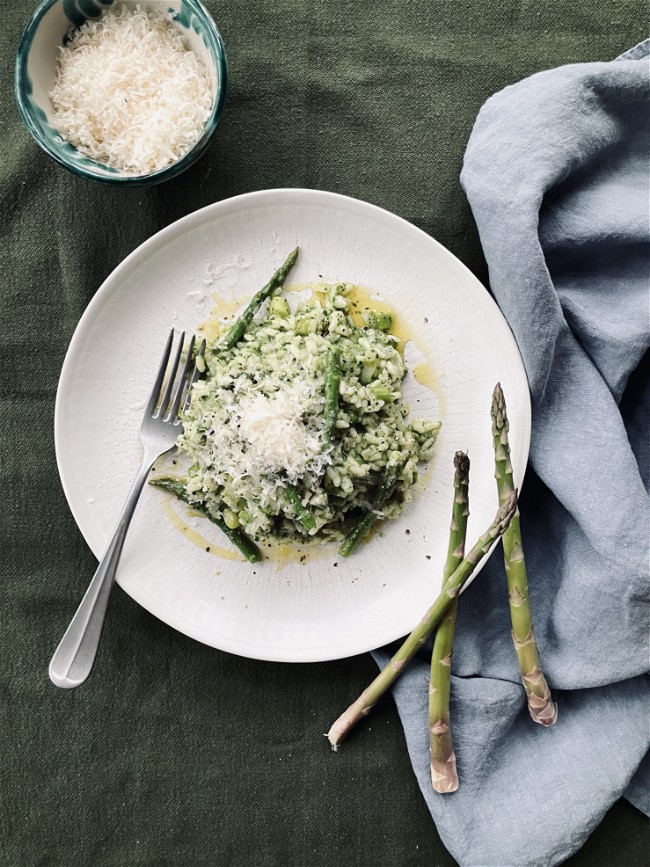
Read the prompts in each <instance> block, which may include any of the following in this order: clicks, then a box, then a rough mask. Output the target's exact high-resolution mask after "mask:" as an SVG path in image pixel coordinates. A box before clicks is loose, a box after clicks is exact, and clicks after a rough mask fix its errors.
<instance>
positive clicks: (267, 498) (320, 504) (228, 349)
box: [177, 284, 440, 553]
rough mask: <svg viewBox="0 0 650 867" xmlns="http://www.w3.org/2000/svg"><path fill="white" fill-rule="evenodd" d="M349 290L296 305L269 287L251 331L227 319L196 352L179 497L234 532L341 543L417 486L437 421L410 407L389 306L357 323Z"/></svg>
mask: <svg viewBox="0 0 650 867" xmlns="http://www.w3.org/2000/svg"><path fill="white" fill-rule="evenodd" d="M269 285H270V284H269ZM265 288H266V287H265ZM349 289H350V287H349V286H348V285H347V284H337V285H333V286H318V287H316V288H315V289H314V291H313V293H312V297H311V298H309V299H308V300H306V301H301V302H299V303H298V304H297V306H295V305H293V309H292V306H290V305H289V302H288V300H287V298H286V297H281V296H278V295H277V294H275V293H276V292H277V291H278V289H277V288H274V289H273V292H269V293H268V294H269V295H270V296H271V297H270V298H269V300H268V301H264V303H263V304H262V305H260V309H259V311H257V313H256V316H255V318H252V317H251V318H250V319H249V320H248V321H247V322H246V327H245V329H244V330H242V329H241V327H240V326H239V322H240V321H241V318H242V317H240V318H239V320H237V321H236V322H235V325H233V322H223V323H219V324H218V326H217V331H216V337H215V338H214V339H213V340H211V345H208V346H206V348H205V355H204V358H203V359H199V363H200V365H201V367H202V368H204V369H203V376H202V377H201V378H200V379H199V380H198V381H197V382H196V383H195V384H194V386H193V388H192V392H191V399H190V402H189V405H188V407H187V408H186V410H185V413H184V415H183V417H182V420H183V426H184V432H183V434H182V435H181V436H180V437H179V439H178V443H177V444H178V448H179V450H180V451H181V452H182V453H183V454H185V455H187V457H188V458H189V463H190V466H189V470H188V473H187V479H186V481H185V483H184V488H185V490H184V492H183V494H184V496H183V499H185V500H186V501H187V502H189V503H190V504H195V505H198V506H199V507H201V510H202V511H204V512H206V513H207V514H208V516H212V517H213V518H214V517H216V518H218V519H219V523H220V524H221V523H223V524H224V525H225V526H226V527H227V528H228V529H229V530H231V531H236V532H238V533H241V531H243V533H245V534H247V535H248V536H249V537H252V538H253V539H256V540H258V541H264V540H269V539H275V540H282V541H287V540H300V541H303V542H305V541H314V542H328V541H339V542H340V541H341V540H345V539H346V537H348V536H349V535H350V534H351V533H354V532H356V534H357V536H361V537H362V536H363V535H365V534H366V532H367V530H368V529H369V527H370V525H371V524H372V523H374V521H375V520H379V519H382V518H394V517H396V516H397V515H398V514H399V513H400V512H401V511H402V509H403V508H404V506H405V504H406V503H408V502H409V500H410V498H411V493H410V490H411V488H412V486H413V485H414V484H415V482H416V481H417V478H418V464H419V463H420V462H422V461H426V460H428V459H429V458H430V456H431V453H432V450H433V447H434V443H435V439H436V434H437V432H438V429H439V427H440V425H439V423H438V422H434V421H430V420H428V419H423V418H410V416H409V408H408V406H407V405H406V404H405V403H404V401H403V400H402V395H401V387H402V382H403V379H404V376H405V373H406V369H405V366H404V361H403V359H402V356H401V354H400V352H399V351H398V348H397V344H398V339H397V337H395V336H394V335H392V334H391V333H390V328H391V325H392V319H391V315H390V313H389V312H388V311H386V312H382V311H379V312H377V311H370V310H367V311H366V312H365V314H364V320H365V323H366V324H364V325H362V326H360V327H359V326H357V325H355V324H354V322H353V321H352V318H351V316H350V310H349V308H350V300H349V297H348V293H349ZM249 306H250V305H249ZM236 329H238V330H237V331H236ZM235 332H236V333H235ZM233 335H234V336H233ZM360 522H362V525H361V527H360ZM358 541H360V539H359V540H357V542H356V543H355V544H354V545H353V546H352V547H356V544H358ZM344 544H345V543H344ZM341 551H342V553H351V550H350V551H345V550H343V548H342V549H341Z"/></svg>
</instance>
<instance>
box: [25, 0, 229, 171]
mask: <svg viewBox="0 0 650 867" xmlns="http://www.w3.org/2000/svg"><path fill="white" fill-rule="evenodd" d="M121 2H123V3H124V5H125V6H131V7H135V6H139V7H140V8H141V9H143V10H145V11H146V10H160V9H161V6H162V7H163V8H164V9H165V10H167V11H169V12H170V13H171V14H172V15H173V23H174V26H176V27H177V28H178V29H180V30H181V31H182V33H183V35H184V37H185V39H186V42H187V44H188V45H189V47H190V48H191V49H192V50H193V51H195V52H196V53H197V54H198V55H199V57H201V58H202V60H203V61H204V63H205V65H206V68H207V70H208V74H209V75H210V78H211V82H212V92H213V104H212V110H211V112H210V116H209V117H208V119H207V121H206V123H205V125H204V127H203V131H202V133H201V135H200V136H199V138H198V139H197V141H196V142H195V143H194V145H193V146H192V147H191V149H190V150H189V151H188V152H187V153H185V154H184V155H183V156H182V157H180V158H179V159H178V160H176V161H175V162H173V163H170V164H169V165H168V166H165V167H164V168H162V169H158V170H157V171H154V172H149V173H148V174H136V173H132V172H131V173H129V172H125V171H121V170H120V169H116V168H112V167H110V166H106V165H103V164H101V163H99V162H96V161H95V160H93V159H91V158H90V157H88V156H85V155H84V154H82V153H80V152H79V151H78V150H77V149H76V148H75V147H74V146H73V145H72V144H70V143H69V142H67V141H65V140H64V139H63V137H62V136H61V134H60V133H59V132H58V131H57V129H56V128H55V127H54V124H53V108H52V103H51V101H50V97H49V95H48V94H49V93H50V91H51V90H52V88H53V86H54V82H55V78H56V65H57V60H58V49H59V47H60V46H61V45H63V44H64V41H65V39H66V37H67V35H68V33H69V32H70V30H71V28H73V27H79V26H81V25H82V24H83V23H84V21H87V20H88V19H95V18H99V17H100V15H101V14H102V12H103V11H104V10H105V9H107V8H108V7H109V6H111V5H112V3H113V0H44V2H42V3H41V4H40V6H39V7H38V8H37V10H36V11H35V12H34V14H33V16H32V18H31V20H30V22H29V24H28V25H27V27H26V28H25V32H24V33H23V36H22V39H21V41H20V45H19V48H18V55H17V57H16V83H15V85H16V101H17V103H18V109H19V111H20V115H21V117H22V120H23V122H24V124H25V126H26V127H27V129H28V130H29V132H30V133H31V134H32V136H33V137H34V139H35V140H36V142H37V143H38V144H39V145H40V146H41V147H42V148H43V150H44V151H45V152H46V153H47V154H49V155H50V156H51V157H52V158H53V159H55V160H56V161H57V162H58V163H60V164H61V165H62V166H64V167H65V168H66V169H69V170H70V171H71V172H74V173H75V174H76V175H81V177H83V178H89V179H90V180H93V181H100V182H102V183H107V184H121V185H122V186H145V185H149V184H158V183H160V182H161V181H165V180H167V179H169V178H171V177H174V176H175V175H178V174H180V172H182V171H184V170H185V169H187V168H188V167H189V166H191V165H192V163H193V162H195V161H196V160H197V159H198V158H199V157H200V156H201V154H202V153H203V152H204V151H205V149H206V147H207V146H208V144H209V142H210V139H211V138H212V135H213V134H214V131H215V130H216V128H217V125H218V123H219V119H220V117H221V113H222V110H223V104H224V101H225V98H226V88H227V82H228V64H227V60H226V51H225V48H224V44H223V40H222V38H221V34H220V33H219V31H218V30H217V27H216V25H215V23H214V21H213V20H212V18H211V16H210V14H209V12H208V11H207V9H206V8H205V6H204V5H203V3H201V2H200V0H153V2H152V0H149V2H147V0H136V2H125V0H121Z"/></svg>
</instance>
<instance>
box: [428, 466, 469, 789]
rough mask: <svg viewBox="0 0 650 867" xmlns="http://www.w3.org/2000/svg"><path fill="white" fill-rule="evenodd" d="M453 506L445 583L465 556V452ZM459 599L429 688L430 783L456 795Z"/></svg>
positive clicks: (440, 640) (446, 620) (448, 617)
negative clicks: (452, 695)
mask: <svg viewBox="0 0 650 867" xmlns="http://www.w3.org/2000/svg"><path fill="white" fill-rule="evenodd" d="M454 466H455V467H456V472H455V474H454V505H453V511H452V516H451V528H450V531H449V548H448V551H447V562H446V563H445V568H444V571H443V578H444V580H445V581H446V580H447V579H448V578H449V577H450V576H451V575H453V573H454V572H455V571H456V569H457V568H458V566H459V565H460V564H461V562H462V560H463V557H464V555H465V537H466V535H467V518H468V516H469V507H468V496H467V495H468V487H469V458H468V457H467V455H466V454H465V452H456V455H455V457H454ZM457 610H458V599H453V600H452V602H451V604H450V606H449V608H448V609H447V611H446V612H445V614H444V616H443V618H442V620H441V621H440V625H439V626H438V629H437V630H436V637H435V639H434V642H433V653H432V654H431V681H430V684H429V744H430V757H431V783H432V785H433V788H434V789H435V790H436V792H443V793H444V792H455V791H456V789H457V788H458V774H457V773H456V754H455V753H454V745H453V741H452V737H451V721H450V715H449V692H450V680H451V656H452V649H453V643H454V633H455V631H456V613H457Z"/></svg>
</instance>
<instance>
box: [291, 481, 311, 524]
mask: <svg viewBox="0 0 650 867" xmlns="http://www.w3.org/2000/svg"><path fill="white" fill-rule="evenodd" d="M284 494H285V496H286V498H287V500H289V502H290V503H291V505H292V506H293V508H294V511H295V513H296V516H297V518H298V520H299V521H300V523H301V524H302V525H303V527H304V528H305V530H313V529H314V527H315V526H316V521H315V520H314V516H313V515H312V514H311V512H310V511H309V509H307V508H305V506H303V504H302V500H301V498H300V494H299V493H298V491H297V490H296V489H295V488H294V487H293V486H292V485H287V486H286V487H285V489H284Z"/></svg>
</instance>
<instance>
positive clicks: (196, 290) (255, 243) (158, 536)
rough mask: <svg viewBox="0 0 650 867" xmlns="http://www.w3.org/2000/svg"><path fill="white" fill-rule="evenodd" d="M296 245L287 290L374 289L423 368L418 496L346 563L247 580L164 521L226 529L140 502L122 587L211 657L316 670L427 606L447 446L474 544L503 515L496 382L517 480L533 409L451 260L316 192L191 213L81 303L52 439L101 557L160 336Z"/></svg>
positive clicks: (443, 516)
mask: <svg viewBox="0 0 650 867" xmlns="http://www.w3.org/2000/svg"><path fill="white" fill-rule="evenodd" d="M297 244H299V245H300V248H301V253H300V257H299V260H298V264H297V265H296V267H295V269H294V271H293V272H292V274H291V281H292V282H296V283H299V282H311V281H316V280H319V279H321V278H322V279H323V280H325V281H328V282H330V281H331V282H335V281H348V282H354V283H359V284H362V285H364V286H366V287H368V288H369V289H371V290H372V291H374V292H376V293H378V294H379V295H381V297H382V298H383V299H385V300H386V301H387V302H388V303H390V304H391V305H392V306H393V307H394V308H395V309H396V310H397V311H399V314H400V317H401V318H402V320H403V321H404V322H406V324H407V325H408V327H409V329H410V331H411V333H412V335H413V337H414V339H415V343H416V345H417V346H418V348H419V350H420V351H422V352H423V353H424V355H425V356H426V358H427V359H428V360H429V361H430V363H431V365H432V366H433V369H434V371H435V382H434V390H433V391H431V390H429V389H423V388H421V387H420V388H418V387H417V386H416V385H415V384H414V383H413V382H412V381H411V384H410V386H409V389H410V399H411V400H412V401H415V400H419V401H420V403H419V404H415V403H414V404H413V408H414V409H417V414H418V415H423V416H428V417H432V416H433V417H436V416H438V415H439V416H440V418H441V420H442V430H441V433H440V437H439V440H438V444H437V448H436V456H435V458H434V459H433V461H432V462H431V466H430V467H429V469H428V471H427V472H426V473H424V476H423V478H422V480H421V483H420V490H419V492H418V493H417V494H416V496H415V497H414V500H413V502H412V503H411V504H409V506H408V507H407V509H406V510H405V512H404V513H403V515H402V517H401V518H400V519H399V520H397V521H394V522H388V523H387V524H386V526H385V527H384V530H383V533H382V535H377V536H375V537H374V538H373V539H372V541H371V542H370V543H368V544H366V545H365V546H364V547H363V548H362V549H361V550H360V551H359V552H358V553H357V554H355V555H354V556H353V557H350V558H349V559H347V560H346V559H343V558H342V557H340V556H337V555H336V553H335V551H334V552H331V553H330V555H329V556H327V557H324V558H322V559H315V560H313V561H308V562H307V563H305V564H301V563H299V562H298V563H296V562H289V563H286V564H285V565H282V566H278V565H277V564H273V563H271V562H268V561H266V562H263V563H261V564H258V565H255V566H251V565H250V564H248V563H243V562H235V561H231V560H226V559H221V558H220V557H218V556H215V555H214V552H211V553H206V552H205V550H204V548H203V546H202V545H201V544H200V543H199V544H197V542H196V540H194V541H193V540H192V539H190V538H188V535H187V534H185V533H183V532H181V531H180V530H179V529H178V528H177V526H176V525H175V523H174V521H173V520H172V518H170V515H169V509H171V508H173V509H175V512H176V514H177V515H180V516H181V517H183V519H184V520H185V521H186V523H187V524H188V525H189V526H190V527H191V528H194V529H195V530H196V531H198V533H200V535H201V536H202V537H204V538H205V539H206V540H207V544H210V545H213V546H214V545H216V546H225V545H226V544H227V543H226V542H225V541H224V539H223V537H220V533H219V530H218V529H217V528H216V527H213V526H212V525H210V524H209V523H208V522H207V521H205V520H202V519H200V518H192V517H188V516H187V512H186V511H185V510H184V506H183V505H182V504H181V503H178V504H171V503H169V502H168V501H167V500H166V497H165V495H164V494H162V493H161V492H160V491H158V490H155V489H152V488H149V487H148V488H145V491H144V492H143V495H142V499H141V501H140V504H139V506H138V509H137V510H136V515H135V518H134V521H133V524H132V526H131V530H130V532H129V535H128V537H127V541H126V545H125V548H124V552H123V555H122V560H121V564H120V568H119V570H118V576H117V578H118V581H119V583H120V584H121V586H122V587H123V588H124V590H125V591H126V592H127V593H129V595H130V596H132V597H133V599H135V600H136V601H137V602H139V603H140V604H141V605H142V606H144V608H146V609H147V610H148V611H150V612H151V613H152V614H154V615H155V616H157V617H159V618H160V619H161V620H163V621H165V622H166V623H168V624H169V625H170V626H173V627H174V628H175V629H178V630H180V631H181V632H183V633H185V634H186V635H189V636H191V637H192V638H196V639H198V640H199V641H202V642H204V643H206V644H208V645H211V646H213V647H218V648H220V649H222V650H226V651H230V652H232V653H237V654H241V655H243V656H249V657H253V658H257V659H268V660H276V661H288V662H311V661H317V660H326V659H337V658H341V657H345V656H351V655H353V654H357V653H361V652H363V651H366V650H369V649H372V648H374V647H378V646H380V645H382V644H385V643H386V642H388V641H391V640H393V639H396V638H398V637H400V636H402V635H404V634H405V633H407V632H409V631H410V630H411V629H412V628H413V626H414V625H415V623H416V622H417V621H418V619H419V618H420V616H421V615H422V614H423V612H424V611H425V610H426V608H427V607H428V606H429V605H430V603H431V602H432V601H433V599H434V598H435V596H436V595H437V593H438V591H439V588H440V584H441V578H440V576H441V571H442V567H443V564H444V560H445V551H446V545H447V534H448V527H449V520H450V514H451V494H452V478H453V466H452V460H453V455H454V452H455V451H456V450H457V449H466V450H468V451H469V454H470V458H471V461H472V470H471V485H470V508H471V516H470V521H469V530H468V541H469V540H470V539H471V540H473V539H475V537H476V536H477V535H478V534H479V533H481V532H482V531H483V530H484V529H485V528H486V527H487V525H488V524H489V523H490V520H491V519H492V517H493V515H494V513H495V511H496V507H497V499H496V492H495V483H494V477H493V456H492V440H491V421H490V398H491V394H492V389H493V387H494V384H495V383H496V382H497V381H498V380H500V381H501V383H502V385H503V387H504V391H505V394H506V398H507V400H508V406H509V411H510V420H511V438H512V443H513V466H514V472H515V478H516V480H517V482H518V483H519V484H520V483H521V480H522V478H523V474H524V470H525V466H526V460H527V457H528V447H529V440H530V402H529V395H528V384H527V381H526V376H525V373H524V369H523V366H522V363H521V359H520V356H519V352H518V350H517V346H516V344H515V341H514V339H513V337H512V334H511V332H510V330H509V328H508V326H507V324H506V322H505V320H504V319H503V317H502V315H501V313H500V312H499V310H498V308H497V306H496V305H495V303H494V302H493V301H492V299H491V298H490V296H489V294H488V292H487V291H486V290H485V288H484V287H483V286H482V285H481V284H480V283H479V282H478V281H477V280H476V278H475V277H474V276H473V275H472V274H471V273H470V272H469V271H468V270H467V269H466V268H465V267H464V266H463V265H462V264H461V263H460V262H459V261H458V260H457V259H456V258H455V257H454V256H453V255H452V254H451V253H449V252H448V251H447V250H446V249H444V247H442V246H441V245H440V244H438V243H437V242H436V241H434V240H433V239H432V238H430V237H429V236H428V235H426V234H424V232H422V231H420V230H419V229H417V228H415V227H414V226H412V225H410V224H409V223H407V222H405V221H404V220H402V219H400V218H399V217H397V216H395V215H393V214H390V213H388V212H387V211H384V210H381V209H380V208H377V207H374V206H373V205H369V204H367V203H364V202H360V201H357V200H355V199H350V198H346V197H344V196H339V195H336V194H333V193H326V192H319V191H315V190H298V189H296V190H291V189H287V190H267V191H263V192H258V193H250V194H247V195H243V196H237V197H236V198H233V199H229V200H227V201H223V202H219V203H217V204H214V205H210V206H208V207H206V208H203V209H202V210H200V211H197V212H196V213H193V214H190V215H189V216H187V217H185V218H183V219H182V220H179V221H178V222H176V223H173V224H172V225H171V226H169V227H167V228H166V229H164V230H163V231H161V232H159V233H158V234H157V235H154V236H153V237H152V238H150V239H149V240H148V241H146V242H145V243H144V244H142V245H141V246H140V247H138V249H137V250H135V251H134V252H133V253H132V254H131V255H130V256H128V257H127V258H126V259H125V260H124V262H122V263H121V264H120V265H119V266H118V267H117V268H116V269H115V271H114V272H113V273H112V274H111V275H110V277H109V278H108V279H107V280H106V281H105V282H104V284H103V285H102V286H101V287H100V289H99V290H98V292H97V294H96V295H95V297H94V298H93V300H92V302H91V303H90V304H89V306H88V309H87V310H86V312H85V313H84V315H83V317H82V319H81V321H80V322H79V325H78V327H77V330H76V331H75V334H74V337H73V339H72V342H71V344H70V348H69V350H68V354H67V356H66V359H65V363H64V365H63V370H62V374H61V380H60V384H59V390H58V394H57V402H56V417H55V439H56V453H57V461H58V465H59V471H60V474H61V480H62V483H63V487H64V490H65V493H66V496H67V498H68V502H69V504H70V508H71V509H72V513H73V515H74V517H75V520H76V521H77V524H78V525H79V527H80V529H81V532H82V533H83V535H84V537H85V539H86V541H87V542H88V544H89V546H90V547H91V549H92V550H93V552H94V553H95V555H96V556H97V557H100V556H101V554H102V553H103V551H104V549H105V547H106V544H107V542H108V539H109V538H110V535H111V532H112V530H113V526H114V524H115V522H116V520H117V516H118V514H119V512H120V509H121V507H122V504H123V502H124V499H125V497H126V494H127V492H128V490H129V487H130V484H131V481H132V479H133V477H134V475H135V472H136V470H137V467H138V465H139V461H140V455H141V451H140V444H139V438H138V429H139V424H140V420H141V415H142V408H143V406H144V402H145V398H146V396H147V394H148V392H149V390H150V388H151V384H152V382H153V379H154V374H155V370H156V367H157V365H158V360H159V356H160V353H161V352H162V348H163V345H164V342H165V338H166V335H167V334H168V332H169V329H170V327H171V326H174V327H176V328H185V329H188V330H190V331H192V330H193V329H194V328H195V327H196V326H197V325H198V324H199V323H200V322H202V321H203V320H205V319H206V317H207V315H208V312H209V308H210V306H211V305H210V299H209V298H207V299H206V297H205V296H207V295H208V294H209V293H210V292H217V293H219V294H220V295H221V296H223V297H231V296H232V294H233V292H234V293H236V294H237V295H238V296H239V297H242V298H245V299H247V298H249V297H250V296H251V295H252V294H253V293H254V292H255V291H256V290H257V289H258V288H259V287H260V286H261V285H263V284H264V283H265V282H266V280H267V279H268V277H269V275H270V274H271V273H272V272H273V271H274V270H275V268H276V267H277V265H278V264H279V262H281V261H282V260H283V259H284V257H285V255H286V254H287V253H288V251H289V250H291V249H292V248H293V247H295V246H296V245H297ZM206 280H212V281H213V282H212V284H211V285H206ZM335 564H336V565H335ZM90 577H91V576H90V575H89V576H88V578H89V579H90Z"/></svg>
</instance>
